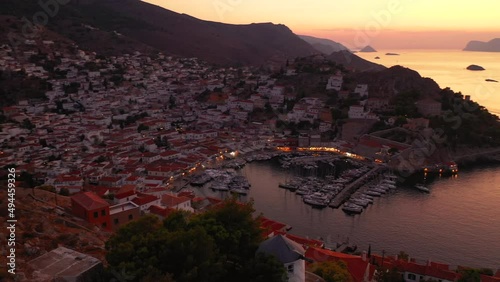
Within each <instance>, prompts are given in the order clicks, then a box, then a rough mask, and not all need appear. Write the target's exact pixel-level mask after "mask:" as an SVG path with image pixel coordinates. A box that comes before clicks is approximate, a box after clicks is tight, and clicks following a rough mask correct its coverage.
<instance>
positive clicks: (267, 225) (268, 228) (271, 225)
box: [257, 216, 287, 237]
mask: <svg viewBox="0 0 500 282" xmlns="http://www.w3.org/2000/svg"><path fill="white" fill-rule="evenodd" d="M257 220H258V221H260V228H261V229H262V230H263V231H264V236H266V237H267V236H268V235H270V234H271V233H273V232H278V231H284V230H285V228H286V226H287V225H286V224H284V223H281V222H278V221H274V220H272V219H269V218H266V217H263V216H261V217H259V218H257Z"/></svg>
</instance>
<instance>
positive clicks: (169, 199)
mask: <svg viewBox="0 0 500 282" xmlns="http://www.w3.org/2000/svg"><path fill="white" fill-rule="evenodd" d="M188 201H191V199H190V198H188V197H185V196H181V197H177V196H174V195H169V194H165V195H163V196H162V197H161V203H162V204H164V205H165V206H167V207H175V206H177V205H179V204H182V203H185V202H188Z"/></svg>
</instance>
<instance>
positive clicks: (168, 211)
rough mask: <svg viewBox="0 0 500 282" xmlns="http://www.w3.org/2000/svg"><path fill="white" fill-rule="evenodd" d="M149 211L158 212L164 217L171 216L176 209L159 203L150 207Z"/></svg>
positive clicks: (157, 213)
mask: <svg viewBox="0 0 500 282" xmlns="http://www.w3.org/2000/svg"><path fill="white" fill-rule="evenodd" d="M148 210H149V212H150V213H152V214H156V215H159V216H162V217H167V216H169V215H170V214H171V213H172V212H174V211H175V210H174V209H172V208H162V207H159V206H157V205H152V206H150V207H149V208H148Z"/></svg>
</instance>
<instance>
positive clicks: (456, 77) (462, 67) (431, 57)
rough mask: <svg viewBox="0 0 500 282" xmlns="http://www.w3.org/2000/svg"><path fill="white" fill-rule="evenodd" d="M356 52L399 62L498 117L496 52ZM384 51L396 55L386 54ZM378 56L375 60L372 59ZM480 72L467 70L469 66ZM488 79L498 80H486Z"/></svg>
mask: <svg viewBox="0 0 500 282" xmlns="http://www.w3.org/2000/svg"><path fill="white" fill-rule="evenodd" d="M377 51H378V52H370V53H363V52H358V53H356V55H358V56H359V57H361V58H363V59H365V60H368V61H370V62H373V63H377V64H381V65H383V66H386V67H391V66H395V65H400V66H403V67H407V68H410V69H413V70H415V71H417V72H418V73H419V74H420V75H421V76H423V77H429V78H432V79H433V80H434V81H436V82H437V83H438V84H439V86H440V87H441V88H446V87H449V88H450V89H452V90H453V91H455V92H461V93H462V94H463V95H470V97H471V99H472V100H474V101H476V102H478V103H479V104H480V105H482V106H485V107H486V108H487V109H488V110H489V111H490V112H491V113H493V114H496V115H498V116H500V52H468V51H461V50H377ZM387 53H394V54H398V55H396V56H394V55H386V54H387ZM376 57H379V59H376ZM473 64H474V65H479V66H482V67H483V68H484V69H485V70H484V71H470V70H467V69H466V68H467V67H468V66H469V65H473ZM486 79H492V80H496V81H499V82H488V81H486Z"/></svg>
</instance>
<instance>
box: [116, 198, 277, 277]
mask: <svg viewBox="0 0 500 282" xmlns="http://www.w3.org/2000/svg"><path fill="white" fill-rule="evenodd" d="M253 211H254V210H253V207H252V204H239V203H237V202H236V201H235V200H227V201H225V202H224V203H223V204H222V205H220V206H218V207H216V208H214V209H212V210H209V211H207V212H206V213H204V214H199V215H192V214H187V213H184V212H174V213H172V214H171V215H170V216H169V217H168V218H167V219H165V220H164V221H163V223H162V222H160V221H159V220H158V219H157V218H156V217H153V216H145V217H143V218H141V219H139V220H137V221H134V222H131V223H130V224H128V225H126V226H124V227H122V228H121V229H120V230H119V231H118V232H117V233H115V235H113V236H112V237H111V238H110V239H109V240H108V242H106V249H107V250H108V253H107V255H106V259H107V261H108V262H109V265H110V268H111V269H112V270H114V271H117V272H118V273H122V272H125V273H129V274H131V275H133V277H135V278H134V279H135V280H142V279H145V280H148V279H149V280H148V281H151V279H154V278H158V277H159V278H162V279H163V278H164V279H169V276H168V275H172V277H171V278H173V279H174V280H175V281H180V282H182V281H208V282H210V281H276V282H281V281H284V280H283V278H284V277H285V276H284V274H285V270H284V267H283V266H282V265H281V264H280V263H279V262H278V261H277V260H276V259H275V258H274V257H267V256H263V255H260V256H255V251H256V249H257V246H258V244H259V243H260V242H261V240H262V237H261V231H260V229H259V225H258V222H257V221H256V220H255V219H254V218H253V217H252V214H253ZM159 278H158V279H159ZM166 281H169V280H166Z"/></svg>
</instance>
